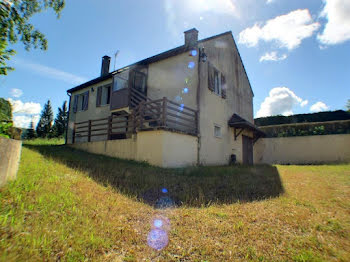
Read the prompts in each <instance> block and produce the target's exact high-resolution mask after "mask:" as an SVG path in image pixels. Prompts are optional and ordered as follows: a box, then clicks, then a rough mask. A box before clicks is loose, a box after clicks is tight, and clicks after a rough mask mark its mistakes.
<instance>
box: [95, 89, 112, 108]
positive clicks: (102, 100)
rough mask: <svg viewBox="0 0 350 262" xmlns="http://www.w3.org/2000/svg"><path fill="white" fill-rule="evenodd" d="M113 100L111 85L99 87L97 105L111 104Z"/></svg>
mask: <svg viewBox="0 0 350 262" xmlns="http://www.w3.org/2000/svg"><path fill="white" fill-rule="evenodd" d="M110 100H111V85H105V86H100V87H98V88H97V97H96V106H104V105H109V103H110Z"/></svg>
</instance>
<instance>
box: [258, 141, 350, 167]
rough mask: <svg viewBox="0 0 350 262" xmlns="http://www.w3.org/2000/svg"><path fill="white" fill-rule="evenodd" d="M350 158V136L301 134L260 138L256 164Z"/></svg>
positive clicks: (315, 162) (341, 160)
mask: <svg viewBox="0 0 350 262" xmlns="http://www.w3.org/2000/svg"><path fill="white" fill-rule="evenodd" d="M349 161H350V135H347V134H344V135H323V136H300V137H279V138H264V139H259V140H258V141H257V142H256V144H255V146H254V163H256V164H261V163H265V164H322V163H332V162H349Z"/></svg>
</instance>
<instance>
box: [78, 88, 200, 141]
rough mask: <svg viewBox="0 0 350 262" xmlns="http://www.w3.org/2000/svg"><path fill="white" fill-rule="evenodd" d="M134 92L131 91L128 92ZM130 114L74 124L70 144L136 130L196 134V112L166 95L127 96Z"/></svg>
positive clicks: (116, 136)
mask: <svg viewBox="0 0 350 262" xmlns="http://www.w3.org/2000/svg"><path fill="white" fill-rule="evenodd" d="M131 92H133V91H131ZM129 105H130V106H131V107H133V111H132V112H131V114H127V113H125V114H121V115H112V116H110V117H108V118H102V119H95V120H89V121H84V122H79V123H75V125H74V130H73V143H74V142H75V141H76V139H77V138H79V140H80V141H81V142H83V141H82V140H84V142H90V141H91V138H92V137H98V136H100V137H102V138H101V139H99V140H104V139H103V137H105V139H106V140H111V139H122V138H127V137H130V135H129V136H128V134H135V133H137V132H139V131H146V130H155V129H164V130H169V131H174V132H182V133H185V134H188V135H193V136H196V135H198V111H197V110H194V109H192V108H189V107H186V106H184V105H180V104H178V103H175V102H173V101H170V100H168V99H167V98H166V97H163V98H162V99H158V100H150V99H149V98H147V97H142V96H141V95H140V94H138V96H136V95H135V96H134V95H130V97H129Z"/></svg>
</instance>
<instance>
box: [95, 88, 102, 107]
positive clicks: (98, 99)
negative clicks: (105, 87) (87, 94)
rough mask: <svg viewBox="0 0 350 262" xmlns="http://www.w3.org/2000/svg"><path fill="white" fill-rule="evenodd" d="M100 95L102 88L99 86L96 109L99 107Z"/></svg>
mask: <svg viewBox="0 0 350 262" xmlns="http://www.w3.org/2000/svg"><path fill="white" fill-rule="evenodd" d="M101 95H102V86H99V87H98V88H97V95H96V107H99V106H101Z"/></svg>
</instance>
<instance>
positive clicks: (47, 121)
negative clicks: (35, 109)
mask: <svg viewBox="0 0 350 262" xmlns="http://www.w3.org/2000/svg"><path fill="white" fill-rule="evenodd" d="M52 122H53V112H52V107H51V102H50V100H48V101H47V103H46V104H45V106H44V109H43V111H41V116H40V120H39V123H38V125H37V126H36V133H37V135H38V137H50V136H52Z"/></svg>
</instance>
